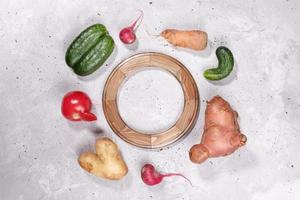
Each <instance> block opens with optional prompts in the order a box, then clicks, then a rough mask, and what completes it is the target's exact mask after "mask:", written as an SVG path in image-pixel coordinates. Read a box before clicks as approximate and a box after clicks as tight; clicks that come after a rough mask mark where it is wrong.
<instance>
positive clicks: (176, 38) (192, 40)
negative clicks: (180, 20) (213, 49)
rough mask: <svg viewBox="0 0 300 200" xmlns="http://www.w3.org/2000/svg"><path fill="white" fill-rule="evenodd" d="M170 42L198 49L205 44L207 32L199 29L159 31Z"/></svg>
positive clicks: (204, 46)
mask: <svg viewBox="0 0 300 200" xmlns="http://www.w3.org/2000/svg"><path fill="white" fill-rule="evenodd" d="M160 35H161V36H162V37H164V38H165V39H166V40H167V41H168V42H169V43H170V44H172V45H174V46H178V47H183V48H189V49H193V50H196V51H200V50H203V49H205V48H206V46H207V33H206V32H204V31H200V30H189V31H185V30H177V29H166V30H164V31H163V32H161V33H160Z"/></svg>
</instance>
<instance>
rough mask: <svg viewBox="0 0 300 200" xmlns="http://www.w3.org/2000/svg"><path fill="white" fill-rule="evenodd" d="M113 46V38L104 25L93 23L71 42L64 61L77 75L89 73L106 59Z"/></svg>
mask: <svg viewBox="0 0 300 200" xmlns="http://www.w3.org/2000/svg"><path fill="white" fill-rule="evenodd" d="M114 46H115V45H114V40H113V39H112V37H111V36H110V35H109V34H108V31H107V30H106V28H105V26H104V25H102V24H94V25H92V26H90V27H88V28H87V29H85V30H84V31H82V32H81V33H80V34H79V36H77V37H76V38H75V40H74V41H73V42H72V43H71V45H70V46H69V48H68V50H67V52H66V56H65V59H66V63H67V65H68V66H69V67H71V68H72V69H73V71H74V72H75V73H76V74H77V75H79V76H86V75H89V74H91V73H93V72H95V71H96V70H97V69H98V68H99V67H100V66H101V65H102V64H103V63H104V62H105V61H106V60H107V58H108V57H109V56H110V55H111V53H112V51H113V49H114Z"/></svg>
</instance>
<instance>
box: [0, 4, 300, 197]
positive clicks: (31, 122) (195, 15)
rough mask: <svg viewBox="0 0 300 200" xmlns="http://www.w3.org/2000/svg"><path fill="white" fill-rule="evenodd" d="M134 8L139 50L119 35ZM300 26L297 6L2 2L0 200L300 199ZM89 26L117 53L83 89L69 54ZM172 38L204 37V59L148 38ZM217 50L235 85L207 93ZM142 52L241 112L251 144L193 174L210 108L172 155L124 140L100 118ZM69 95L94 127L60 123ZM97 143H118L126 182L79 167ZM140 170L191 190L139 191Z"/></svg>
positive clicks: (173, 187) (170, 185)
mask: <svg viewBox="0 0 300 200" xmlns="http://www.w3.org/2000/svg"><path fill="white" fill-rule="evenodd" d="M137 9H143V10H144V13H145V17H144V21H143V23H142V24H141V26H140V28H139V29H138V31H137V36H138V39H139V43H138V48H137V50H135V51H133V50H129V49H127V48H126V47H124V46H123V45H122V44H121V42H120V41H119V40H118V32H119V30H120V29H121V28H122V27H124V26H125V25H127V24H129V22H130V21H131V20H133V19H134V18H135V17H136V15H137V14H138V13H137ZM299 19H300V1H298V0H264V1H256V0H244V1H237V0H229V1H220V0H210V1H208V0H197V1H196V0H191V1H180V0H176V1H175V0H165V1H159V0H153V1H144V0H143V1H141V0H139V1H138V0H136V1H134V0H128V1H116V0H97V1H96V0H91V1H83V0H75V1H69V0H59V1H58V0H56V1H53V0H44V1H37V0H36V1H34V0H27V1H17V0H10V1H4V0H2V1H0V42H1V48H0V59H1V64H0V93H1V98H0V105H1V109H0V111H1V112H0V134H1V136H0V148H1V150H0V199H1V200H27V199H30V200H34V199H41V200H46V199H64V200H68V199H72V200H75V199H78V200H79V199H85V200H92V199H141V200H144V199H157V200H166V199H174V200H175V199H176V200H177V199H178V200H179V199H185V200H196V199H206V200H216V199H230V200H240V199H244V200H263V199H286V200H288V199H289V200H296V199H299V196H300V157H299V151H300V145H299V143H300V137H299V133H300V128H299V119H300V100H299V98H300V87H299V85H300V81H299V78H300V39H299V38H300V37H299V35H300V22H299V21H300V20H299ZM93 23H104V24H105V25H106V26H107V28H108V30H109V31H110V33H111V35H112V36H113V37H114V39H115V41H116V50H115V52H114V55H113V56H112V57H111V59H110V60H109V61H108V62H107V63H106V64H107V65H105V66H103V67H102V68H101V69H100V70H99V71H98V72H97V73H96V74H95V75H93V76H92V77H90V78H88V80H87V79H79V78H78V77H77V76H76V75H74V74H73V73H72V72H71V71H70V70H69V69H68V67H67V66H66V64H65V62H64V54H65V51H66V48H67V46H68V44H69V43H70V42H71V40H72V39H73V38H74V36H75V35H77V34H78V33H79V32H80V31H81V30H82V29H84V28H85V27H87V26H88V25H91V24H93ZM170 27H171V28H183V29H193V28H199V29H202V30H205V31H207V32H208V35H209V39H210V46H209V48H208V49H207V50H206V51H205V52H202V53H193V52H189V51H186V50H182V49H175V48H173V47H171V46H168V45H166V43H165V42H164V41H163V40H162V39H160V38H155V37H153V36H151V34H158V33H159V32H160V31H161V30H163V29H164V28H170ZM149 33H150V34H149ZM219 45H226V46H228V47H229V48H230V49H231V50H232V51H233V54H234V56H235V59H236V65H235V66H236V71H235V73H234V75H233V77H232V78H231V80H230V81H227V82H226V83H223V84H212V83H210V82H208V81H206V80H205V79H204V78H203V76H202V72H203V70H204V69H205V68H208V67H210V66H212V65H215V64H216V63H217V60H216V57H215V54H214V51H215V49H216V48H217V47H218V46H219ZM145 51H157V52H163V53H166V54H169V55H171V56H173V57H175V58H177V59H179V60H180V61H181V62H183V63H184V64H185V65H186V66H187V67H188V69H189V70H190V71H191V73H192V74H193V76H194V78H195V80H196V82H197V84H198V87H199V92H200V96H201V101H205V100H208V99H210V98H211V97H212V96H214V95H216V94H219V95H222V96H223V97H224V98H225V99H227V100H228V101H229V102H230V103H231V104H232V106H233V107H234V108H235V109H236V110H237V111H238V112H239V115H240V118H241V120H240V126H241V129H242V131H243V133H245V134H246V135H247V137H248V143H247V145H246V146H245V147H244V148H241V149H239V150H238V151H237V152H235V153H234V154H233V155H230V156H228V157H224V158H218V159H210V160H209V161H208V162H206V163H204V164H202V165H194V164H192V163H191V162H190V161H189V158H188V150H189V148H190V147H191V145H192V144H194V143H196V142H198V141H199V139H200V136H201V133H202V128H203V119H204V115H203V111H204V109H205V106H206V105H205V103H204V102H202V103H201V111H200V114H199V118H198V121H197V124H196V126H195V128H194V129H193V131H192V132H191V133H190V134H189V135H188V136H187V137H186V138H185V139H184V140H181V141H180V142H178V143H176V144H174V145H172V146H170V147H168V148H165V149H162V150H155V151H147V150H142V149H138V148H135V147H133V146H131V145H129V144H127V143H125V142H123V141H122V140H120V139H119V138H118V137H117V136H116V135H115V134H114V133H113V132H112V131H111V129H110V128H109V126H108V124H107V122H106V120H105V117H104V115H103V112H102V105H101V95H102V89H103V85H104V82H105V80H106V78H107V76H108V75H109V73H110V72H111V70H112V69H113V68H114V66H115V65H116V64H117V63H118V62H120V61H121V60H122V59H124V58H127V57H128V56H130V55H133V54H136V53H139V52H145ZM73 89H81V90H84V91H86V92H87V93H88V94H89V95H90V97H91V99H92V101H93V103H94V106H95V107H94V111H95V112H96V113H97V115H98V118H99V120H98V121H97V123H95V124H81V123H77V124H75V123H73V124H72V123H69V122H67V121H66V120H65V119H64V118H63V117H62V116H61V113H60V103H61V99H62V97H63V95H64V94H65V93H66V92H67V91H69V90H73ZM147 109H148V108H145V110H144V111H145V112H146V111H148V112H151V108H149V109H148V110H147ZM141 117H142V116H141ZM102 136H109V137H111V138H113V139H114V140H115V141H116V143H117V144H118V145H119V147H120V149H121V151H122V154H123V157H124V159H125V160H126V162H127V164H128V167H129V173H128V175H127V176H126V177H125V178H124V179H123V180H121V181H117V182H112V181H106V180H101V179H97V178H95V177H93V176H91V175H90V174H88V173H86V172H84V171H83V170H82V169H81V168H80V167H79V165H78V164H77V157H78V154H79V153H80V152H81V151H83V150H85V149H88V148H92V146H93V143H94V141H95V138H98V137H102ZM145 162H152V163H154V164H155V165H156V166H158V169H159V170H160V171H167V172H172V171H177V172H182V173H184V174H185V175H186V176H188V177H189V178H190V179H191V181H192V182H193V184H194V187H191V186H189V185H188V184H187V183H186V182H184V181H183V180H182V179H180V178H170V179H168V180H166V181H165V182H164V183H163V184H161V185H158V186H156V187H148V186H146V185H144V184H143V183H142V181H141V179H140V175H139V171H140V168H141V166H142V164H143V163H145Z"/></svg>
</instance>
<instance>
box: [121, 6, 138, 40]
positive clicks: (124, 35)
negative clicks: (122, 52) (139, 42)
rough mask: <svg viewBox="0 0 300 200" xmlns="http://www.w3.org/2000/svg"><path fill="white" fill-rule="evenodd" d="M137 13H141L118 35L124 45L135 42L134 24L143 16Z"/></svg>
mask: <svg viewBox="0 0 300 200" xmlns="http://www.w3.org/2000/svg"><path fill="white" fill-rule="evenodd" d="M139 11H140V12H141V14H140V16H139V17H138V18H137V19H136V20H135V21H134V22H133V23H132V24H131V25H130V26H129V27H125V28H123V29H122V30H121V31H120V33H119V38H120V40H121V41H122V42H123V43H125V44H132V43H134V41H135V40H136V35H135V32H134V31H135V29H136V28H137V27H136V24H137V22H138V21H139V20H140V19H141V18H142V17H143V15H144V13H143V11H141V10H139Z"/></svg>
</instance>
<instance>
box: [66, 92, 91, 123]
mask: <svg viewBox="0 0 300 200" xmlns="http://www.w3.org/2000/svg"><path fill="white" fill-rule="evenodd" d="M91 108H92V102H91V100H90V98H89V96H88V95H87V94H85V93H84V92H81V91H72V92H68V93H67V94H66V95H65V96H64V98H63V101H62V104H61V112H62V114H63V116H64V117H65V118H67V119H69V120H71V121H81V120H83V121H94V120H97V117H96V116H95V115H94V114H93V113H91Z"/></svg>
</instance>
